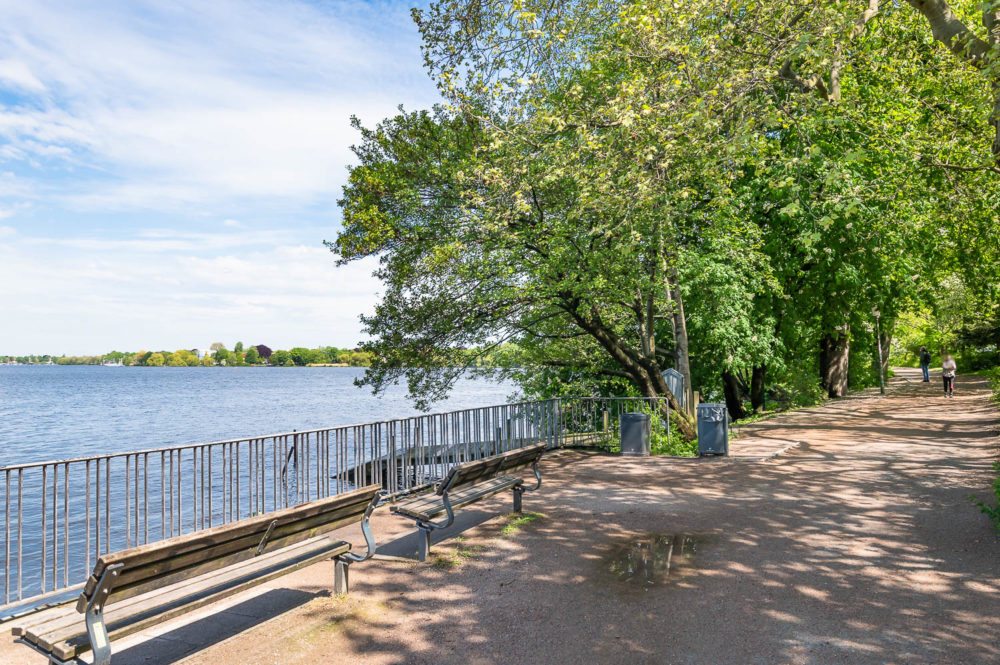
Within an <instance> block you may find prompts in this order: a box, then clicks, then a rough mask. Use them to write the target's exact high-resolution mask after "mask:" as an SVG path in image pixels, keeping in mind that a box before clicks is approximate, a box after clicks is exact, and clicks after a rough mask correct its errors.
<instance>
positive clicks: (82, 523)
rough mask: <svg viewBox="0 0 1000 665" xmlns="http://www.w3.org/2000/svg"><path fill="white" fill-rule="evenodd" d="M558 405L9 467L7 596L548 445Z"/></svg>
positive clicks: (1, 592) (32, 597)
mask: <svg viewBox="0 0 1000 665" xmlns="http://www.w3.org/2000/svg"><path fill="white" fill-rule="evenodd" d="M564 428H565V426H564V425H563V423H562V417H561V410H560V400H555V399H553V400H543V401H536V402H522V403H517V404H506V405H500V406H490V407H483V408H476V409H465V410H461V411H452V412H449V413H440V414H432V415H424V416H416V417H411V418H401V419H396V420H387V421H382V422H376V423H364V424H358V425H346V426H341V427H331V428H326V429H316V430H309V431H302V432H287V433H283V434H269V435H266V436H259V437H250V438H243V439H233V440H229V441H216V442H212V443H201V444H191V445H181V446H172V447H167V448H156V449H151V450H142V451H137V452H127V453H116V454H111V455H100V456H94V457H81V458H76V459H67V460H59V461H50V462H39V463H32V464H16V465H12V466H7V467H0V483H3V495H4V502H3V505H2V508H0V519H2V523H0V539H2V545H0V557H2V558H3V563H4V573H3V578H2V580H0V582H2V588H0V600H2V602H3V603H4V604H6V605H10V604H12V603H14V604H18V605H26V604H29V603H32V602H35V603H39V602H43V601H44V600H45V599H48V598H49V597H51V596H53V595H54V594H58V593H59V592H68V591H69V590H71V589H73V588H74V586H75V585H77V584H80V583H82V582H84V581H85V580H86V578H87V576H88V575H89V574H90V571H91V569H92V567H93V564H94V563H95V562H96V560H97V558H99V557H100V556H101V555H102V554H105V553H107V552H114V551H118V550H121V549H125V548H128V547H134V546H136V545H141V544H145V543H149V542H154V541H156V540H161V539H165V538H170V537H172V536H177V535H180V534H183V533H189V532H193V531H197V530H201V529H206V528H210V527H212V526H217V525H220V524H225V523H227V522H232V521H236V520H239V519H243V518H246V517H249V516H252V515H255V514H259V513H265V512H269V511H272V510H278V509H281V508H285V507H288V506H293V505H297V504H301V503H305V502H308V501H312V500H314V499H318V498H323V497H326V496H332V495H335V494H338V493H340V492H344V491H348V490H350V489H352V488H355V487H359V486H363V485H367V484H370V483H380V484H381V485H382V486H383V488H385V490H386V492H387V493H388V494H389V495H393V496H394V495H399V494H403V493H406V492H410V491H413V490H416V489H419V488H421V487H425V486H426V485H427V484H429V483H432V482H434V481H435V480H437V479H439V478H441V477H443V476H444V475H445V474H447V472H448V470H449V469H450V468H451V467H452V466H453V465H454V464H458V463H461V462H465V461H468V460H473V459H479V458H482V457H487V456H489V455H494V454H497V453H500V452H505V451H507V450H512V449H515V448H519V447H523V446H526V445H530V444H533V443H536V442H541V441H544V442H546V443H547V444H548V445H549V446H550V447H556V446H559V445H560V443H561V435H562V433H563V430H564Z"/></svg>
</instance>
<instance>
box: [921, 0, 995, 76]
mask: <svg viewBox="0 0 1000 665" xmlns="http://www.w3.org/2000/svg"><path fill="white" fill-rule="evenodd" d="M906 3H907V4H908V5H910V6H911V7H913V8H914V9H916V10H917V11H918V12H920V13H921V14H923V16H924V18H926V19H927V23H928V24H930V27H931V34H932V35H934V39H936V40H938V41H939V42H941V43H942V44H944V45H945V46H946V47H947V48H948V50H950V51H951V52H952V53H954V54H955V55H956V56H958V57H959V59H961V60H962V61H963V62H966V63H968V64H970V65H972V66H973V67H975V68H976V69H982V68H983V67H984V66H985V64H986V56H987V54H988V53H989V50H990V46H989V44H987V43H986V42H985V41H983V40H982V39H980V38H979V37H977V36H976V35H975V33H973V32H972V31H971V30H970V29H969V28H968V26H966V25H965V24H964V23H962V21H961V20H960V19H959V18H958V17H957V16H955V14H954V13H953V12H952V11H951V7H950V6H949V5H948V2H947V0H906Z"/></svg>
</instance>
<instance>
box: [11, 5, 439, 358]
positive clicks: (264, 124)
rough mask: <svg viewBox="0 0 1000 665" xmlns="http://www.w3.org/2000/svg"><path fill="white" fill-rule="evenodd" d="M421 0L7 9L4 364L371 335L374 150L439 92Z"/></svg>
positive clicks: (343, 342) (338, 341)
mask: <svg viewBox="0 0 1000 665" xmlns="http://www.w3.org/2000/svg"><path fill="white" fill-rule="evenodd" d="M413 4H414V3H413V1H412V0H411V1H410V2H389V1H386V2H372V3H365V2H296V1H291V0H275V1H267V0H260V1H248V0H212V1H211V2H204V1H203V0H197V1H195V0H180V1H175V2H164V1H162V0H161V1H159V2H155V1H154V2H144V1H141V0H131V1H128V2H124V1H123V2H112V1H106V2H87V1H79V0H77V1H71V0H64V1H61V2H49V1H44V0H32V1H31V2H26V1H25V0H0V354H26V353H55V354H63V353H65V354H71V355H75V354H96V353H102V352H105V351H108V350H111V349H119V350H138V349H161V348H163V349H177V348H193V347H201V346H205V345H208V344H210V343H211V342H215V341H221V342H223V343H225V344H226V345H227V346H230V347H231V346H232V345H233V344H234V343H235V342H236V341H237V340H241V341H243V342H245V343H247V344H261V343H263V344H267V345H268V346H271V347H273V348H288V347H290V346H293V345H295V346H298V345H304V346H316V345H320V344H333V345H336V346H347V345H354V344H355V342H357V341H358V340H359V339H360V324H359V323H358V314H359V313H361V312H363V311H370V310H371V309H372V307H373V305H374V303H375V301H376V293H377V292H378V289H379V285H378V283H377V282H376V281H375V280H374V279H373V278H372V277H371V276H370V273H371V270H372V267H373V265H372V264H371V263H359V264H356V265H351V266H347V267H342V268H336V267H335V266H334V261H333V256H332V255H331V254H330V253H329V251H328V250H326V249H325V248H324V247H323V245H322V241H323V240H324V239H333V238H334V237H335V235H336V230H337V228H338V226H339V220H340V213H339V210H338V208H337V205H336V200H337V198H338V196H339V195H340V190H341V186H342V185H343V183H344V181H345V178H346V172H347V171H346V168H347V165H348V164H350V163H351V153H350V150H349V147H350V145H351V144H352V143H354V142H355V141H356V135H355V133H354V132H353V131H352V130H351V128H350V126H349V117H350V115H351V114H352V113H353V114H356V115H358V116H359V117H360V118H361V119H362V120H363V121H364V122H365V123H366V124H374V123H375V122H377V121H378V120H379V119H380V118H383V117H385V116H388V115H391V114H392V113H394V111H395V108H396V106H397V105H398V104H404V105H405V106H406V107H407V108H420V107H426V106H429V105H431V104H433V103H434V102H435V101H437V99H438V97H437V94H436V92H435V90H434V86H433V84H432V82H431V81H430V80H429V79H428V77H427V76H426V73H425V72H424V70H423V62H422V58H421V55H420V51H419V44H420V42H419V35H418V33H417V31H416V29H415V27H414V26H413V23H412V21H411V19H410V17H409V7H410V6H412V5H413Z"/></svg>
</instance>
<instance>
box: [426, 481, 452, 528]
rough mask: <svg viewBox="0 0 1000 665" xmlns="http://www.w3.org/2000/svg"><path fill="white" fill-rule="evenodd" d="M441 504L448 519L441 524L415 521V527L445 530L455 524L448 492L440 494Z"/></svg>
mask: <svg viewBox="0 0 1000 665" xmlns="http://www.w3.org/2000/svg"><path fill="white" fill-rule="evenodd" d="M441 503H442V505H444V510H445V512H446V513H447V515H448V518H447V519H446V520H445V521H443V522H431V521H430V520H426V521H422V520H418V521H417V526H425V527H429V528H431V529H447V528H448V527H450V526H451V525H452V524H453V523H454V522H455V511H454V510H453V509H452V507H451V500H450V499H449V498H448V490H445V491H443V492H441Z"/></svg>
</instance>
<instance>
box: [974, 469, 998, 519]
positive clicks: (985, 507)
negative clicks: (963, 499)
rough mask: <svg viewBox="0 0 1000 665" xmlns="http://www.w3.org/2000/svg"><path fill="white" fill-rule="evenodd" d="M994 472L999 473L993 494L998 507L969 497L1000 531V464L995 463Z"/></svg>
mask: <svg viewBox="0 0 1000 665" xmlns="http://www.w3.org/2000/svg"><path fill="white" fill-rule="evenodd" d="M993 470H994V471H996V472H997V477H996V478H995V479H994V480H993V494H994V496H995V502H996V505H990V504H988V503H986V502H985V501H983V500H981V499H979V498H978V497H976V496H975V495H974V494H972V495H969V499H970V500H972V502H973V503H974V504H975V505H976V506H978V507H979V510H981V511H982V513H983V514H984V515H986V516H987V517H989V518H990V520H991V521H992V522H993V525H994V526H995V527H996V528H997V531H1000V462H993Z"/></svg>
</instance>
